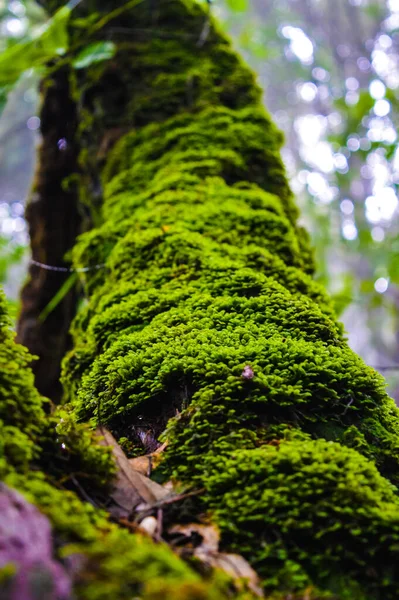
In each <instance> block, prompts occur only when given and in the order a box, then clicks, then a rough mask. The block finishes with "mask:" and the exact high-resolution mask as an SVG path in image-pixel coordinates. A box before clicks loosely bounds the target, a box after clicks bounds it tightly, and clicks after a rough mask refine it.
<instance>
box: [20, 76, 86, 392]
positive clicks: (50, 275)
mask: <svg viewBox="0 0 399 600" xmlns="http://www.w3.org/2000/svg"><path fill="white" fill-rule="evenodd" d="M42 87H43V90H42V96H43V100H42V107H41V111H40V120H41V135H42V143H41V146H40V150H39V163H38V169H37V172H36V177H35V183H34V188H33V190H32V193H31V196H30V199H29V201H28V205H27V209H26V212H25V216H26V220H27V222H28V224H29V233H30V240H31V252H32V259H33V260H34V261H35V262H38V263H42V264H44V265H48V266H51V267H52V266H55V267H56V269H57V268H59V267H60V269H59V270H56V269H45V268H43V267H40V266H38V265H37V264H32V265H31V266H30V268H29V280H28V282H27V283H26V284H25V285H24V288H23V290H22V294H21V300H22V310H21V313H20V316H19V320H18V341H19V342H21V343H22V344H24V345H25V346H26V347H27V348H28V349H29V351H30V352H31V353H32V354H34V355H35V356H37V357H38V360H35V361H34V362H33V371H34V373H35V383H36V386H37V388H38V390H39V391H40V392H41V393H42V394H44V395H45V396H47V397H49V398H51V399H52V400H54V401H59V400H60V399H61V396H62V387H61V385H60V381H59V379H60V364H61V360H62V357H63V356H64V355H65V353H66V351H67V350H68V349H70V346H71V340H70V335H69V328H70V325H71V321H72V319H73V317H74V315H75V308H76V300H77V293H76V289H75V287H73V289H71V290H70V291H69V293H67V294H66V295H65V296H64V297H63V298H62V300H61V301H60V302H59V303H58V304H57V306H56V307H55V308H54V310H52V311H51V312H50V313H49V314H48V315H47V316H46V315H45V314H44V311H45V309H46V307H47V306H48V305H49V303H50V302H51V301H52V300H53V298H55V297H56V295H57V294H58V293H59V292H60V290H61V289H62V287H63V285H65V283H66V282H67V280H68V278H69V277H70V274H69V273H68V272H67V269H68V266H67V264H66V262H65V254H66V252H67V251H68V250H70V249H71V248H72V246H73V244H74V242H75V240H76V237H77V235H78V233H79V232H80V222H81V215H80V211H79V206H78V194H77V189H76V183H75V185H74V184H73V180H72V179H71V178H72V177H73V175H75V176H76V175H77V171H78V165H77V157H78V145H77V142H76V130H77V115H76V105H75V102H74V101H73V100H72V98H71V89H70V77H69V70H68V69H60V70H58V71H57V72H56V73H55V75H54V76H53V77H52V78H49V79H48V80H46V81H45V82H43V83H42ZM43 317H44V318H43Z"/></svg>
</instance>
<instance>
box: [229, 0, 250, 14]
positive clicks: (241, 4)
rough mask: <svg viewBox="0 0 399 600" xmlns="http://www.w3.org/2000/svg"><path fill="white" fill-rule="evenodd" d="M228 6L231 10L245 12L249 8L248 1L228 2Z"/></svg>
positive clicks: (232, 0) (233, 0)
mask: <svg viewBox="0 0 399 600" xmlns="http://www.w3.org/2000/svg"><path fill="white" fill-rule="evenodd" d="M227 5H228V7H229V8H231V10H235V11H236V12H244V11H245V10H247V8H248V0H227Z"/></svg>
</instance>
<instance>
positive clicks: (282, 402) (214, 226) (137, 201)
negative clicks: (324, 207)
mask: <svg viewBox="0 0 399 600" xmlns="http://www.w3.org/2000/svg"><path fill="white" fill-rule="evenodd" d="M93 4H94V5H95V6H96V7H97V9H98V11H99V12H100V15H99V16H98V17H96V21H95V23H101V24H102V27H101V28H99V26H98V25H94V26H93V25H91V26H87V27H88V34H87V31H86V30H85V39H84V41H82V39H81V33H80V32H81V30H80V29H79V27H81V22H79V21H75V25H73V23H72V27H75V29H73V31H72V39H73V42H74V44H75V45H78V43H80V44H83V43H84V44H87V43H88V40H89V41H92V40H93V39H95V40H97V41H98V39H101V37H104V38H106V39H108V40H110V39H111V40H113V41H114V42H115V43H116V46H117V52H116V54H115V56H114V58H112V59H111V60H109V61H107V62H101V63H94V64H92V65H91V66H89V67H88V68H87V69H86V70H85V72H84V73H79V72H78V73H77V75H76V80H75V82H74V89H75V90H76V91H75V94H76V95H77V99H76V103H77V106H78V115H77V118H78V122H79V129H78V131H79V145H80V147H81V148H82V149H83V151H82V152H81V154H80V158H79V169H80V173H81V184H80V189H81V190H83V192H84V197H83V198H82V196H80V201H84V203H85V205H86V206H88V205H89V206H91V208H92V214H93V222H94V226H93V228H92V230H91V231H89V232H86V233H85V234H83V235H82V236H81V237H80V238H79V240H78V241H77V243H76V244H75V246H74V248H73V252H72V254H73V263H74V267H75V268H76V269H77V270H82V269H84V271H83V272H82V277H81V281H82V285H83V288H84V290H85V294H86V296H87V299H88V303H87V305H86V307H84V308H83V309H82V310H81V311H80V312H79V314H78V315H77V318H76V320H75V322H74V325H73V338H74V346H73V349H72V351H71V352H70V353H69V354H68V356H67V357H66V359H65V362H64V367H63V383H64V389H65V394H66V396H67V398H68V399H69V401H70V405H69V410H70V411H72V413H73V415H75V416H77V417H78V418H79V419H80V420H81V421H90V423H91V424H93V425H104V424H105V425H107V427H108V428H109V429H111V431H112V433H113V434H114V436H115V437H116V438H117V439H118V441H119V443H120V444H121V445H122V446H123V448H124V449H125V451H126V452H127V453H128V454H130V455H131V456H135V455H136V454H145V453H147V452H153V451H154V449H156V448H157V447H158V446H159V445H160V444H161V443H162V442H164V441H167V442H168V445H167V449H166V450H165V451H164V452H163V455H162V456H163V460H162V461H161V464H160V465H159V467H158V468H157V469H156V471H155V473H156V475H157V478H158V479H159V480H172V481H173V482H175V483H176V482H177V483H178V484H180V485H183V486H184V488H185V489H186V490H189V491H192V490H195V491H199V490H201V493H200V494H198V495H197V496H195V498H196V499H195V500H194V501H193V502H192V503H191V504H190V513H189V518H191V519H198V518H200V515H202V514H204V512H205V513H206V514H207V517H208V518H210V519H211V520H212V522H213V523H214V524H215V525H216V526H217V527H218V528H219V529H220V531H221V535H222V546H223V549H225V550H227V551H233V552H239V553H240V554H243V555H244V556H245V557H246V558H247V559H248V560H249V562H250V563H251V564H252V565H253V566H254V567H255V569H256V570H257V572H258V574H259V575H260V577H261V580H262V585H263V588H264V590H265V593H266V594H268V593H276V594H277V595H278V594H280V596H278V597H281V598H283V597H287V596H286V595H287V594H292V593H296V592H298V593H303V594H305V595H306V594H307V596H306V597H309V598H310V597H314V598H316V596H317V593H318V592H316V588H318V589H319V590H321V592H320V594H325V595H323V597H330V598H331V597H338V598H342V599H346V598H358V599H359V600H360V599H370V600H372V599H374V598H384V599H389V598H392V599H394V598H395V597H396V594H397V587H398V583H399V581H398V575H397V574H396V573H397V570H395V563H396V561H397V555H398V551H397V548H398V545H397V540H398V536H399V502H398V498H397V495H396V488H394V487H393V486H392V483H394V484H397V483H398V480H399V471H398V456H399V453H398V449H399V444H398V424H399V419H398V410H397V409H396V408H395V406H394V403H393V402H392V401H391V400H390V399H389V398H388V397H387V396H386V393H385V390H384V382H383V380H382V379H381V377H380V376H379V375H377V374H376V373H375V372H374V371H373V370H372V369H370V368H369V367H367V366H366V365H365V364H364V363H363V362H362V361H361V359H360V358H358V357H357V356H356V355H354V354H353V353H352V352H351V350H350V349H349V348H348V346H347V344H346V341H345V339H344V336H343V333H342V328H341V326H340V325H339V324H338V323H337V321H336V318H335V316H334V313H333V309H332V307H331V304H330V302H329V300H328V298H327V297H326V294H325V292H324V291H323V289H322V288H321V287H320V286H319V285H317V284H316V283H315V282H314V281H313V280H312V277H311V274H312V271H313V266H312V260H311V249H310V246H309V242H308V239H307V236H306V235H305V234H304V232H303V231H302V230H301V229H300V228H299V227H298V225H297V223H296V219H297V209H296V207H295V204H294V202H293V198H292V195H291V192H290V190H289V187H288V184H287V181H286V178H285V173H284V168H283V165H282V162H281V159H280V156H279V148H280V145H281V143H282V136H281V134H280V133H279V132H278V131H277V129H276V128H275V126H274V125H273V124H272V123H271V121H270V119H269V117H268V115H267V114H265V112H264V111H263V109H262V108H261V106H260V100H259V98H260V91H259V89H258V88H257V87H256V85H255V83H254V79H253V75H252V74H251V73H250V72H249V71H248V69H247V68H246V67H245V66H243V65H242V63H241V62H240V60H239V59H238V57H237V56H236V55H235V54H234V52H233V51H232V49H231V47H230V45H229V43H228V41H226V39H225V38H224V37H223V35H222V34H220V33H219V32H218V30H217V28H216V27H215V26H214V24H213V22H209V21H208V17H207V15H206V14H205V12H204V10H203V9H202V8H201V7H200V5H198V4H196V3H193V2H191V0H190V1H189V0H184V1H183V0H158V1H157V2H156V4H155V7H153V5H152V4H150V3H144V2H141V3H139V2H129V3H127V4H126V5H124V6H121V7H120V8H119V7H118V8H117V9H115V7H113V9H112V10H113V12H112V10H111V12H109V11H107V8H108V4H107V3H106V2H100V0H98V2H97V3H94V2H93ZM151 7H153V8H152V9H151ZM91 8H92V7H91V6H88V7H85V3H82V11H83V10H89V9H91ZM100 9H103V10H104V12H103V13H101V10H100ZM81 16H83V17H84V13H83V12H82V15H81ZM75 439H76V437H75ZM67 445H68V444H67ZM91 465H92V463H91ZM85 469H86V471H85ZM85 469H84V468H83V473H85V472H86V473H87V472H88V471H87V465H86V467H85ZM80 471H82V469H80ZM94 471H95V469H94ZM391 482H392V483H391ZM86 490H87V488H86ZM61 493H62V492H61ZM34 500H35V501H36V503H37V504H38V505H39V506H40V507H41V508H42V504H41V503H40V499H38V498H37V496H36V498H35V497H34ZM68 514H69V513H68ZM50 518H51V519H52V523H53V526H54V527H55V528H56V530H57V527H58V528H59V522H58V521H57V520H56V519H55V518H54V515H53V513H50ZM175 518H177V519H178V520H181V521H182V520H184V519H185V518H187V517H186V515H185V514H184V513H183V511H181V512H180V513H178V514H177V516H176V515H175ZM65 529H66V531H67V528H65V527H64V530H63V534H64V536H65V535H66V533H65ZM90 534H91V535H92V530H90ZM118 534H120V531H118ZM69 535H70V534H69ZM93 535H94V534H93ZM110 535H111V536H112V535H113V534H110ZM115 535H117V534H115ZM128 537H129V536H128ZM130 537H133V540H134V539H135V536H130ZM67 538H68V536H67ZM118 539H119V538H118ZM129 539H130V538H129ZM107 540H109V538H107ZM123 540H125V538H123ZM109 543H110V542H109V541H106V540H104V539H103V540H101V536H100V538H98V537H97V538H96V544H97V546H96V551H97V554H96V553H95V552H94V555H95V557H96V560H99V559H98V555H99V554H101V551H102V552H103V553H104V556H105V558H104V556H103V558H102V559H101V560H100V561H99V564H100V567H98V569H99V572H96V574H95V575H94V576H93V575H92V576H91V583H90V581H89V583H88V584H87V585H88V586H90V585H93V583H92V582H93V577H94V580H95V582H96V583H98V582H101V581H102V579H101V578H102V577H103V576H104V572H105V573H106V572H107V571H106V567H104V564H106V565H107V564H108V563H107V562H106V561H107V560H108V554H107V552H109V547H111V546H107V545H106V544H109ZM125 543H126V544H127V545H129V543H130V544H137V541H130V542H129V541H126V542H125V541H123V544H125ZM135 548H136V546H135ZM136 550H137V548H136ZM84 552H88V550H87V548H85V549H84ZM151 552H153V553H154V552H155V551H153V550H151ZM153 555H154V554H153ZM155 555H156V552H155ZM89 556H91V555H90V552H89ZM129 556H130V555H129ZM149 556H150V555H149ZM135 557H136V558H135V560H136V559H137V555H135ZM125 558H126V557H121V559H120V560H121V564H122V565H123V568H122V567H121V571H120V572H121V573H122V574H123V578H126V580H124V581H123V583H122V580H120V586H119V588H118V581H117V579H118V576H117V568H116V567H115V564H117V563H113V567H112V569H111V571H112V578H111V579H112V585H114V587H113V588H112V592H113V593H114V594H116V595H115V596H113V597H117V598H119V597H120V598H125V597H131V596H132V595H135V594H136V595H137V591H136V587H134V586H135V585H136V583H134V582H133V580H132V577H133V575H132V572H131V565H132V563H131V562H129V560H128V559H126V560H125ZM149 560H152V558H149ZM154 560H156V561H158V558H156V559H154ZM101 561H102V562H101ZM133 562H134V561H133ZM156 564H159V563H156ZM176 568H177V567H176ZM101 569H103V570H101ZM186 576H187V577H189V576H188V575H187V574H186V572H185V577H186ZM121 577H122V575H121ZM96 578H97V579H96ZM133 579H134V577H133ZM140 581H141V582H142V581H143V579H142V578H141V580H140ZM212 585H213V584H212ZM87 589H88V588H87V587H86V588H85V586H84V584H82V585H81V587H80V588H79V593H80V594H82V597H87V598H89V597H90V598H92V597H95V598H97V597H98V598H100V597H101V598H102V597H106V596H101V595H98V596H90V595H89V592H87ZM92 589H93V588H90V593H92ZM97 589H98V588H96V590H97ZM171 589H172V596H171V597H173V593H174V594H175V597H183V598H187V599H189V598H193V597H197V596H194V593H192V595H190V594H191V592H192V590H191V591H190V590H189V591H188V592H187V590H186V592H185V595H181V594H180V592H178V591H177V589H178V585H177V584H175V587H174V588H173V586H172V588H171ZM179 589H180V588H179ZM187 589H188V588H187ZM312 589H313V590H314V592H312V591H309V590H312ZM82 590H83V591H82ZM85 590H86V591H85ZM123 590H128V591H127V593H128V594H130V595H126V596H125V595H124V593H125V592H124V591H123ZM201 590H202V591H201V594H203V595H202V596H199V595H198V597H201V598H202V597H204V598H205V597H209V598H211V597H215V598H216V597H224V596H223V595H222V592H220V591H219V592H215V591H214V588H212V589H210V588H209V586H208V584H207V587H205V588H201ZM306 590H308V591H306ZM168 593H169V592H167V591H166V592H165V591H163V592H161V593H160V595H158V596H157V595H156V594H155V592H154V595H153V596H151V595H150V596H149V597H151V598H154V600H155V598H161V597H162V598H167V597H169V596H168ZM224 593H225V592H223V594H224ZM85 594H87V595H86V596H85ZM118 594H119V595H118ZM212 594H216V595H212ZM217 594H219V596H218V595H217ZM108 597H111V596H108ZM140 597H141V596H140ZM143 597H144V596H143Z"/></svg>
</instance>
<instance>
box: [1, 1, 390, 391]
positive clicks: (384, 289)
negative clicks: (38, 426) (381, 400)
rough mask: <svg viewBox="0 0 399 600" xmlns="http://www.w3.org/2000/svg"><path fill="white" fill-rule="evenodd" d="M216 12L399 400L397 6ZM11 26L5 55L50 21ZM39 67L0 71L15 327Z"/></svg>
mask: <svg viewBox="0 0 399 600" xmlns="http://www.w3.org/2000/svg"><path fill="white" fill-rule="evenodd" d="M211 10H212V11H213V13H214V14H215V15H216V16H217V17H218V18H219V20H220V21H221V22H222V23H223V26H224V28H225V30H226V32H228V33H229V34H230V35H231V36H232V38H233V40H234V42H235V45H236V47H237V48H238V49H239V51H240V52H241V53H242V54H243V55H244V57H245V59H246V60H247V61H248V62H249V63H250V64H251V66H252V67H253V69H254V70H255V72H256V73H257V75H258V80H259V83H260V84H261V87H262V89H263V90H264V98H265V103H266V104H267V106H268V109H269V110H270V111H271V113H272V115H273V117H274V120H275V122H276V123H277V124H278V126H279V127H280V128H281V129H282V130H283V131H284V133H285V137H286V144H285V147H284V151H283V158H284V160H285V164H286V168H287V171H288V174H289V177H290V180H291V186H292V189H293V191H294V193H295V194H296V196H297V197H298V198H299V201H300V205H301V211H302V219H303V221H304V223H305V225H306V227H307V228H308V230H309V231H310V232H311V235H312V240H313V244H314V247H315V250H316V257H317V268H318V271H317V278H318V279H319V280H320V281H322V282H323V283H324V284H325V285H326V286H327V288H328V289H329V291H330V293H331V294H332V295H333V297H334V300H335V303H336V307H337V309H338V310H339V312H340V313H341V318H342V320H343V322H344V324H345V328H346V330H347V332H348V336H349V343H350V345H351V347H352V348H353V349H354V350H355V351H356V352H358V353H359V354H361V355H362V356H363V358H364V359H365V360H366V362H367V363H368V364H370V365H372V366H374V367H376V368H377V369H378V370H380V371H381V372H382V373H383V374H384V376H385V377H386V379H387V381H388V383H389V391H390V393H391V394H392V395H393V396H394V397H395V399H396V400H398V399H399V322H398V321H399V238H398V223H399V220H398V212H399V211H398V196H397V193H398V185H399V149H398V145H399V141H398V136H397V124H398V114H399V102H398V92H397V90H398V89H399V1H398V0H378V1H375V0H335V1H334V2H329V1H328V0H275V1H272V0H216V1H215V2H213V4H212V5H211ZM0 18H1V24H0V36H1V41H0V43H1V50H2V51H3V52H4V51H6V50H7V49H10V48H11V47H12V46H13V45H14V44H15V43H17V42H21V40H24V39H29V37H30V36H35V35H38V32H39V33H40V28H41V27H43V24H44V23H45V22H46V15H45V13H44V12H43V11H42V10H41V9H40V8H39V7H38V6H37V5H36V4H34V3H32V2H30V1H29V0H27V1H26V2H22V1H20V0H10V1H6V0H2V1H1V2H0ZM104 50H105V51H106V49H104V48H101V49H98V48H97V49H95V51H94V55H93V56H91V57H90V56H86V57H83V60H86V61H90V60H98V58H99V57H98V52H99V51H100V52H104ZM96 53H97V55H96ZM4 56H5V55H4ZM30 66H31V65H29V64H26V65H24V67H25V68H21V73H19V74H18V77H15V75H14V74H11V75H10V69H9V67H7V61H4V60H3V62H1V60H0V85H1V86H2V87H1V89H0V93H1V99H2V106H1V109H2V115H1V119H0V155H1V158H0V235H1V237H0V280H1V282H2V283H3V284H4V285H5V291H6V293H7V296H8V300H9V303H10V306H11V307H12V310H13V314H14V315H16V312H17V307H18V290H19V288H20V287H21V284H22V283H23V281H24V277H25V272H26V268H27V264H28V260H29V257H28V250H27V245H28V239H27V231H26V224H25V221H24V217H23V213H24V203H25V201H26V197H27V195H28V192H29V188H30V185H31V180H32V176H33V172H34V165H35V148H36V145H37V143H38V133H37V131H38V129H39V127H40V119H39V118H38V116H37V113H38V91H37V87H38V78H39V76H40V68H37V69H32V68H27V67H30ZM39 66H40V65H39ZM7 99H8V102H7ZM60 143H61V144H62V140H60ZM61 294H62V291H61ZM56 302H57V298H55V303H56ZM50 309H51V307H50Z"/></svg>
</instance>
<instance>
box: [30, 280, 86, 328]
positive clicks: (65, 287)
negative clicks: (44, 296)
mask: <svg viewBox="0 0 399 600" xmlns="http://www.w3.org/2000/svg"><path fill="white" fill-rule="evenodd" d="M77 280H78V274H77V273H76V272H75V273H71V275H70V276H69V277H68V279H66V280H65V281H64V283H63V284H62V286H61V287H60V289H59V290H58V292H57V293H56V294H55V296H54V297H53V298H51V300H50V302H49V303H48V304H47V306H45V307H44V309H43V310H42V312H41V313H40V315H39V321H41V322H42V323H43V322H44V321H45V320H46V319H47V317H48V316H49V314H51V313H52V312H53V310H55V309H56V308H57V306H58V305H59V303H60V302H62V300H63V299H64V298H65V296H66V295H67V293H68V292H69V290H71V289H72V288H73V286H74V285H75V283H76V282H77Z"/></svg>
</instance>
